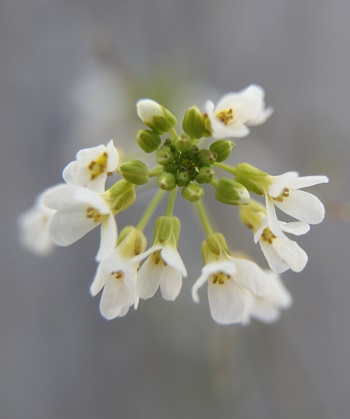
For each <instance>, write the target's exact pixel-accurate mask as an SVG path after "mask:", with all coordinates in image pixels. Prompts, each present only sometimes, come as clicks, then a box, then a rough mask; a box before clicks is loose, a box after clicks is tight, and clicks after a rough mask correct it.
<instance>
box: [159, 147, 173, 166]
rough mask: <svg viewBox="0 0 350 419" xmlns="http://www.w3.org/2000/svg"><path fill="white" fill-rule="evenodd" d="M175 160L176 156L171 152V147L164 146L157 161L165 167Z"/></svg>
mask: <svg viewBox="0 0 350 419" xmlns="http://www.w3.org/2000/svg"><path fill="white" fill-rule="evenodd" d="M173 160H174V154H173V153H172V152H171V149H170V147H168V146H165V145H163V146H162V147H161V148H160V149H159V150H157V153H156V161H157V163H158V164H161V165H162V166H164V165H165V164H168V163H171V162H172V161H173Z"/></svg>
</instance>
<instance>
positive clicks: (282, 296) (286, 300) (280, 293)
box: [266, 271, 293, 308]
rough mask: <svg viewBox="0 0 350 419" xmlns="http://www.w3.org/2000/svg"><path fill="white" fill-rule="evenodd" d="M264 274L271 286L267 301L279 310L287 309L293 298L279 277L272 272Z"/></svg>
mask: <svg viewBox="0 0 350 419" xmlns="http://www.w3.org/2000/svg"><path fill="white" fill-rule="evenodd" d="M266 274H267V276H268V278H269V280H270V284H271V293H270V295H269V300H270V301H271V302H272V303H273V304H275V305H278V306H279V307H281V308H289V307H290V306H291V305H292V304H293V297H292V295H291V294H290V292H289V291H288V290H287V288H286V287H285V285H284V283H283V281H282V280H281V278H280V277H279V275H277V274H275V273H274V272H272V271H266Z"/></svg>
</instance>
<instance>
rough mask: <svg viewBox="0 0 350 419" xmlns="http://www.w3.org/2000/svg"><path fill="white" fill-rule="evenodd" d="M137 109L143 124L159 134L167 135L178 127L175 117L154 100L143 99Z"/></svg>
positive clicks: (138, 103)
mask: <svg viewBox="0 0 350 419" xmlns="http://www.w3.org/2000/svg"><path fill="white" fill-rule="evenodd" d="M136 108H137V115H138V116H139V118H140V119H141V120H142V122H143V123H144V124H145V125H147V126H148V127H150V128H151V129H152V130H153V131H154V132H156V133H157V134H165V133H166V132H169V131H170V130H172V129H173V128H174V127H175V125H176V122H177V121H176V118H175V116H174V115H173V114H172V113H171V112H169V111H168V110H167V109H166V108H164V106H161V105H159V103H157V102H155V101H154V100H150V99H141V100H139V101H138V102H137V105H136Z"/></svg>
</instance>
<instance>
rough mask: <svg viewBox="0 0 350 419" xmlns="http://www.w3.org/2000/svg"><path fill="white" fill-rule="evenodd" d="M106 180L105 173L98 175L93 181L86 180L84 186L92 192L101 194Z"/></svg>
mask: <svg viewBox="0 0 350 419" xmlns="http://www.w3.org/2000/svg"><path fill="white" fill-rule="evenodd" d="M106 180H107V173H106V172H105V173H100V174H99V175H98V176H97V177H95V179H92V180H90V179H89V180H88V182H87V183H86V186H87V187H88V188H89V189H91V190H92V191H95V192H98V193H102V192H104V191H105V185H106Z"/></svg>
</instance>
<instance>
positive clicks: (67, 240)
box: [42, 184, 117, 260]
mask: <svg viewBox="0 0 350 419" xmlns="http://www.w3.org/2000/svg"><path fill="white" fill-rule="evenodd" d="M42 203H43V204H44V205H46V206H47V207H49V208H51V209H53V210H55V211H56V213H55V214H53V215H52V216H51V218H50V220H49V231H50V235H51V238H52V241H53V242H54V243H55V244H57V245H58V246H69V245H71V244H73V243H74V242H76V241H77V240H79V239H81V238H82V237H83V236H85V234H87V233H88V232H89V231H91V230H92V229H94V228H95V227H97V226H98V225H101V243H100V248H99V251H98V254H97V256H96V259H97V260H101V258H102V257H103V256H104V255H106V254H107V253H108V252H110V251H111V250H112V249H113V248H114V247H115V245H116V241H117V224H116V220H115V217H114V214H113V212H112V208H111V207H110V205H109V203H108V202H107V201H106V200H105V199H104V196H103V195H102V194H99V193H97V192H94V191H92V190H90V189H88V188H84V187H82V186H74V185H65V184H60V185H57V186H54V187H52V188H50V189H48V190H47V191H46V192H44V193H43V195H42Z"/></svg>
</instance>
